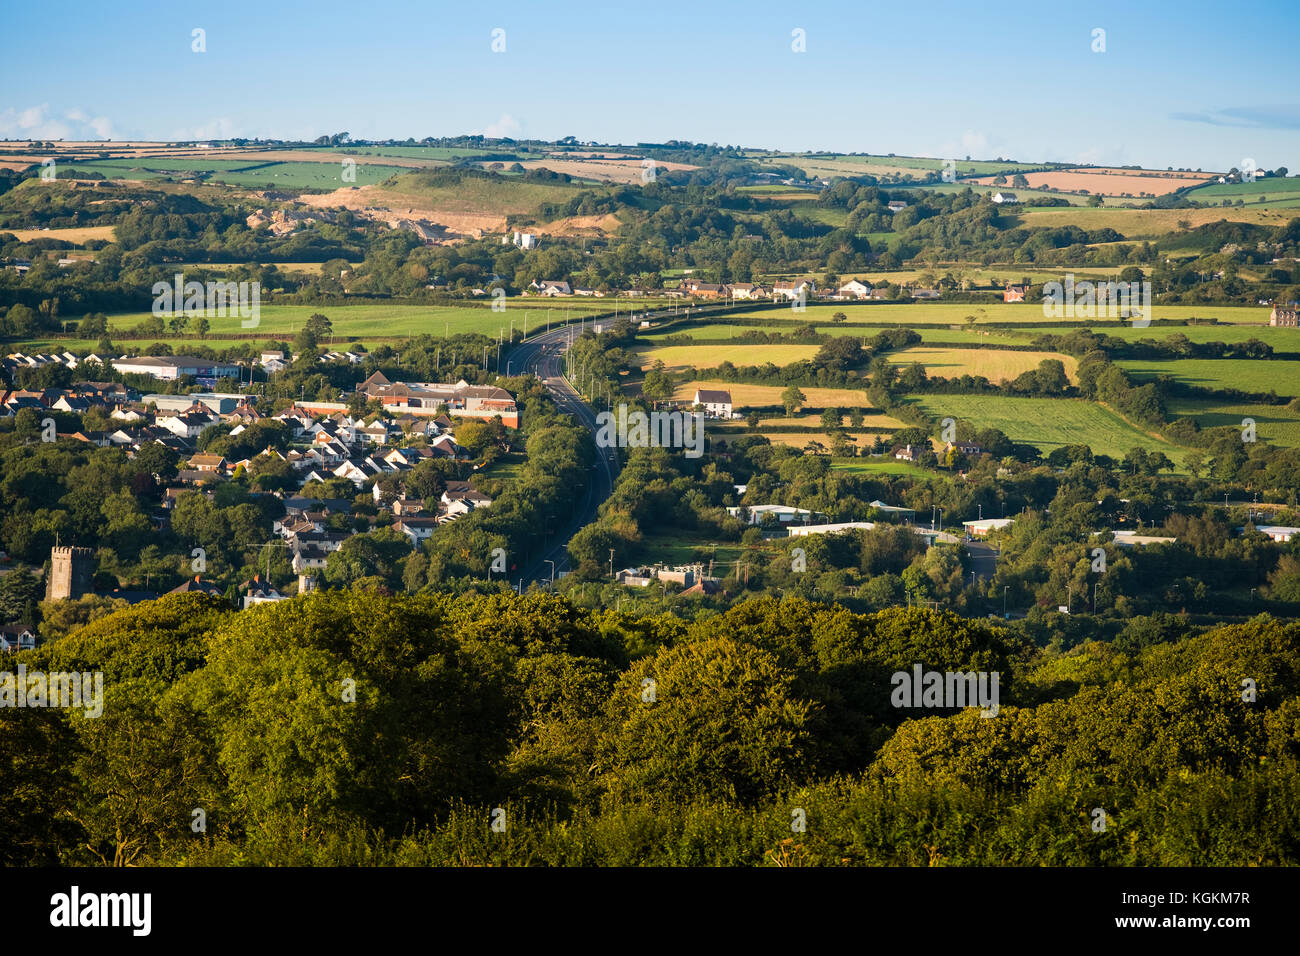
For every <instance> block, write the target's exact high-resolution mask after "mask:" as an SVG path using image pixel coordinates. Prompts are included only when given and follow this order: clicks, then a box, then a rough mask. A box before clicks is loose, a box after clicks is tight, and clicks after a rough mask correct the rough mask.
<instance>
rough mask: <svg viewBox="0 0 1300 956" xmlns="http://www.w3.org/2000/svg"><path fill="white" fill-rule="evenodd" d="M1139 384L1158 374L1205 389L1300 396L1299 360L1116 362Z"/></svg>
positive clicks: (1129, 360) (1126, 360)
mask: <svg viewBox="0 0 1300 956" xmlns="http://www.w3.org/2000/svg"><path fill="white" fill-rule="evenodd" d="M1115 364H1117V365H1119V366H1120V367H1121V368H1123V369H1125V370H1126V371H1128V372H1130V373H1132V375H1133V377H1134V378H1135V379H1137V380H1138V381H1145V380H1148V379H1152V378H1155V377H1156V376H1157V375H1172V376H1173V377H1174V379H1175V380H1177V381H1179V382H1184V383H1186V384H1188V385H1199V386H1201V387H1203V388H1236V389H1240V390H1242V391H1245V392H1262V393H1268V392H1276V393H1277V394H1278V395H1289V396H1297V395H1300V361H1291V360H1286V359H1262V360H1261V359H1174V360H1172V361H1165V362H1161V361H1138V360H1133V359H1124V360H1122V361H1119V362H1116V363H1115Z"/></svg>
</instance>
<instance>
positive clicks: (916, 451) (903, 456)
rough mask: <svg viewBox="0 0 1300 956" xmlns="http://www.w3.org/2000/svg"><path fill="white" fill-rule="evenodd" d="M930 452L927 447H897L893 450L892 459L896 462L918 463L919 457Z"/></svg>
mask: <svg viewBox="0 0 1300 956" xmlns="http://www.w3.org/2000/svg"><path fill="white" fill-rule="evenodd" d="M930 450H931V449H930V446H929V445H899V446H898V447H897V448H895V449H894V458H895V459H896V460H898V461H913V462H915V461H920V460H921V456H922V455H924V454H925V453H926V452H927V451H930Z"/></svg>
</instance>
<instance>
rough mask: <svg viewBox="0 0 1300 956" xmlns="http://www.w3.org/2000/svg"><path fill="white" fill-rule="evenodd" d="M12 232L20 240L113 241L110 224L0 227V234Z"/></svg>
mask: <svg viewBox="0 0 1300 956" xmlns="http://www.w3.org/2000/svg"><path fill="white" fill-rule="evenodd" d="M6 232H8V233H12V234H13V235H14V236H16V237H17V238H18V240H19V241H20V242H31V241H32V240H33V239H61V240H63V241H64V242H75V243H82V242H86V241H87V240H90V239H107V240H108V241H109V242H112V241H113V227H112V226H73V227H70V228H66V229H0V234H3V233H6Z"/></svg>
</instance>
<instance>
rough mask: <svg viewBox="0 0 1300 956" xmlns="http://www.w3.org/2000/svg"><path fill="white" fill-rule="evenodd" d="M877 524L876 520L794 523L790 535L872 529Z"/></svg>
mask: <svg viewBox="0 0 1300 956" xmlns="http://www.w3.org/2000/svg"><path fill="white" fill-rule="evenodd" d="M875 526H876V525H875V522H872V521H841V522H839V523H838V524H804V525H793V526H791V528H790V537H792V538H802V537H804V536H806V535H810V534H839V533H840V532H841V531H858V530H862V531H870V530H871V529H872V528H874V527H875Z"/></svg>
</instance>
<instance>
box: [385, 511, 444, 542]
mask: <svg viewBox="0 0 1300 956" xmlns="http://www.w3.org/2000/svg"><path fill="white" fill-rule="evenodd" d="M393 527H394V528H396V529H397V530H398V531H400V532H402V534H404V535H406V536H407V537H408V538H410V539H411V544H412V546H414V547H417V548H418V547H419V546H420V543H421V542H422V541H427V540H428V539H429V538H432V537H433V532H434V529H435V528H437V527H438V519H437V518H406V517H403V518H401V519H399V520H397V521H394V522H393Z"/></svg>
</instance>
